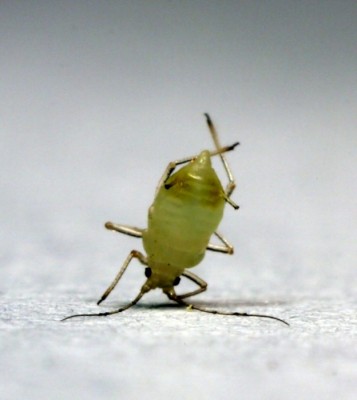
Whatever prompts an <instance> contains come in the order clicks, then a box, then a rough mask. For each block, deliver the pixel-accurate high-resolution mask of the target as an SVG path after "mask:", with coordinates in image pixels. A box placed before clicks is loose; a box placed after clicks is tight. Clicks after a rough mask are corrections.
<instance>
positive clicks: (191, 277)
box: [177, 271, 207, 299]
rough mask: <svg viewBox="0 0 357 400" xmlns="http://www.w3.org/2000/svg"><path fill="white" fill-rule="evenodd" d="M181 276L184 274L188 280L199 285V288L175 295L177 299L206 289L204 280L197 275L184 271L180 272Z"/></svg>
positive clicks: (194, 294)
mask: <svg viewBox="0 0 357 400" xmlns="http://www.w3.org/2000/svg"><path fill="white" fill-rule="evenodd" d="M181 276H184V277H186V278H187V279H189V280H190V281H192V282H194V283H196V284H197V285H198V286H199V288H198V289H196V290H193V291H192V292H188V293H184V294H181V295H179V296H177V297H178V298H179V299H185V298H186V297H191V296H196V294H200V293H202V292H204V291H205V290H206V289H207V282H205V281H204V280H203V279H202V278H200V277H199V276H197V275H195V274H194V273H193V272H190V271H184V272H183V273H182V274H181Z"/></svg>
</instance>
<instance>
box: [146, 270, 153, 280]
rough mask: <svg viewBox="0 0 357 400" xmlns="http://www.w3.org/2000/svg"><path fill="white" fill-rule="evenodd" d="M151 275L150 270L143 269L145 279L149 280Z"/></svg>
mask: <svg viewBox="0 0 357 400" xmlns="http://www.w3.org/2000/svg"><path fill="white" fill-rule="evenodd" d="M151 273H152V271H151V268H145V276H146V277H147V278H150V276H151Z"/></svg>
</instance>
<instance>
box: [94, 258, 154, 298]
mask: <svg viewBox="0 0 357 400" xmlns="http://www.w3.org/2000/svg"><path fill="white" fill-rule="evenodd" d="M133 258H137V259H138V260H139V261H140V262H141V264H144V265H147V261H146V257H145V256H144V255H143V254H142V253H140V252H139V251H137V250H132V251H131V252H130V253H129V255H128V257H127V258H126V260H125V261H124V264H123V265H122V267H121V268H120V270H119V272H118V273H117V275H116V277H115V278H114V280H113V282H112V283H111V284H110V285H109V287H108V289H107V290H106V291H105V292H104V293H103V295H102V297H101V298H100V300H98V302H97V304H98V305H99V304H100V303H101V302H102V301H104V300H105V299H106V298H107V297H108V296H109V294H110V292H111V291H112V290H113V289H114V288H115V286H116V285H117V283H118V282H119V281H120V278H121V277H122V276H123V274H124V272H125V271H126V269H127V268H128V265H129V264H130V261H131V260H132V259H133Z"/></svg>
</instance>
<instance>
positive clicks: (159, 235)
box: [65, 114, 287, 324]
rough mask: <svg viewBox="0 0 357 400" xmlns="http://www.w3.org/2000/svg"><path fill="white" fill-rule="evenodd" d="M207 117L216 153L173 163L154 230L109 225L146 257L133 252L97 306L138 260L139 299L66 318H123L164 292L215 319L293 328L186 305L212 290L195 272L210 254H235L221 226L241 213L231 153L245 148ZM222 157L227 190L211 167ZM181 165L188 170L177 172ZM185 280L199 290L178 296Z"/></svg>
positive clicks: (153, 212)
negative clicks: (224, 141) (137, 241)
mask: <svg viewBox="0 0 357 400" xmlns="http://www.w3.org/2000/svg"><path fill="white" fill-rule="evenodd" d="M205 116H206V119H207V124H208V128H209V130H210V133H211V136H212V138H213V142H214V144H215V150H214V151H208V150H204V151H202V152H201V153H200V154H199V155H197V156H193V157H186V158H184V159H181V160H178V161H174V162H170V163H169V165H168V166H167V168H166V170H165V172H164V174H163V176H162V178H161V180H160V182H159V184H158V186H157V189H156V194H155V198H154V202H153V204H152V205H151V207H150V208H149V215H148V227H147V228H146V229H139V228H135V227H132V226H127V225H120V224H115V223H112V222H107V223H106V224H105V227H106V228H107V229H109V230H113V231H116V232H119V233H124V234H126V235H129V236H133V237H137V238H141V239H142V241H143V246H144V249H145V251H146V255H144V254H142V253H141V252H139V251H137V250H132V251H131V252H130V253H129V255H128V257H127V259H126V260H125V261H124V264H123V265H122V267H121V269H120V270H119V272H118V274H117V275H116V277H115V279H114V281H113V282H112V283H111V285H110V286H109V287H108V289H107V290H106V291H105V292H104V294H103V295H102V297H101V298H100V300H99V301H98V303H97V304H100V303H101V302H102V301H104V300H105V299H106V298H107V297H108V295H109V294H110V293H111V291H112V290H113V289H114V288H115V286H116V285H117V283H118V282H119V280H120V278H121V277H122V276H123V274H124V272H125V270H126V269H127V267H128V265H129V264H130V262H131V260H132V259H133V258H136V259H138V260H139V262H140V263H141V264H143V265H144V266H145V267H146V268H145V276H146V278H147V279H146V282H145V283H144V284H143V286H142V287H141V289H140V292H139V294H138V295H137V296H136V298H135V299H134V300H133V301H131V302H130V303H128V304H127V305H125V306H124V307H121V308H119V309H116V310H113V311H108V312H102V313H98V314H76V315H71V316H69V317H67V318H65V319H69V318H73V317H87V316H108V315H112V314H117V313H120V312H122V311H124V310H127V309H128V308H130V307H132V306H133V305H135V304H136V303H137V302H138V301H139V300H140V299H141V298H142V296H143V295H144V294H145V293H147V292H149V291H150V290H152V289H156V288H160V289H162V291H163V292H164V293H165V294H166V295H167V296H168V298H169V299H170V300H173V301H175V302H177V303H178V304H181V305H184V306H186V307H189V308H190V309H194V310H199V311H203V312H206V313H211V314H220V315H234V316H246V317H262V318H271V319H275V320H278V321H281V322H283V323H285V324H287V323H286V322H285V321H283V320H281V319H279V318H276V317H273V316H270V315H262V314H248V313H240V312H225V311H217V310H211V309H206V308H202V307H201V306H197V305H194V304H191V303H187V302H186V301H185V300H184V299H186V298H188V297H191V296H194V295H197V294H199V293H202V292H204V291H205V290H206V288H207V283H206V282H205V281H204V280H203V279H201V278H200V277H198V276H197V275H195V274H194V273H193V272H191V270H190V269H191V268H192V267H194V266H196V265H197V264H199V263H200V262H201V261H202V259H203V257H204V255H205V252H206V250H211V251H217V252H221V253H226V254H233V247H232V245H231V244H230V243H229V242H228V241H227V240H226V239H225V238H224V237H223V236H222V235H220V234H219V233H218V232H217V227H218V225H219V223H220V221H221V219H222V217H223V211H224V207H225V203H228V204H230V205H231V206H232V207H233V208H235V209H238V206H237V205H236V204H235V203H234V202H233V200H232V199H231V194H232V192H233V190H234V188H235V182H234V178H233V174H232V172H231V169H230V167H229V165H228V162H227V160H226V157H225V153H226V152H228V151H231V150H233V149H234V148H235V147H236V146H237V145H238V144H239V143H234V144H233V145H231V146H226V147H222V146H221V145H220V143H219V140H218V135H217V132H216V129H215V127H214V125H213V123H212V120H211V118H210V117H209V115H208V114H205ZM216 155H217V156H219V157H220V159H221V161H222V163H223V167H224V170H225V172H226V174H227V177H228V184H227V187H226V188H225V189H224V188H223V187H222V184H221V182H220V180H219V179H218V177H217V174H216V172H215V170H214V169H213V168H212V165H211V157H213V156H216ZM181 164H186V165H184V166H183V167H182V168H181V169H179V170H178V171H177V172H174V170H175V169H176V167H177V166H178V165H181ZM212 235H214V236H215V237H216V238H218V240H219V242H220V244H212V243H210V239H211V236H212ZM181 277H185V278H187V279H189V280H191V281H192V282H194V283H195V284H197V286H198V288H197V289H196V290H193V291H190V292H188V293H184V294H180V295H178V294H176V291H175V286H177V285H178V284H179V282H180V279H181Z"/></svg>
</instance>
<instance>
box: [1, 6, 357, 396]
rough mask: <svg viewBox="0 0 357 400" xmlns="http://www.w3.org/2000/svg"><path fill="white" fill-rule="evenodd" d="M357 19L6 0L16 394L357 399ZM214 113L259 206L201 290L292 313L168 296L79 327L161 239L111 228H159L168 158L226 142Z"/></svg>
mask: <svg viewBox="0 0 357 400" xmlns="http://www.w3.org/2000/svg"><path fill="white" fill-rule="evenodd" d="M356 21H357V6H356V4H355V2H353V1H341V2H333V1H326V2H310V1H302V2H298V3H297V2H289V1H288V2H287V1H272V2H269V3H267V2H258V1H257V2H256V1H250V2H240V1H237V2H229V1H224V2H220V4H218V3H214V2H205V1H195V2H164V1H157V2H139V1H134V2H114V1H113V2H111V1H107V2H91V1H85V2H84V1H83V2H82V1H76V2H72V1H68V2H67V1H61V2H42V1H37V2H28V1H26V2H21V1H19V2H1V4H0V37H1V41H0V47H1V51H0V61H1V76H0V80H1V84H0V135H1V146H0V167H1V181H0V185H1V186H0V187H1V196H0V208H1V210H2V213H1V228H0V229H1V241H0V295H1V297H0V304H1V313H0V370H1V374H0V398H1V399H2V400H14V399H36V400H42V399H46V400H48V399H61V400H62V399H79V398H83V399H89V400H91V399H102V398H106V399H118V398H121V399H138V398H140V399H164V398H165V399H166V398H170V399H180V400H181V399H197V398H200V399H217V398H227V399H228V398H229V399H230V398H240V399H269V400H270V399H290V398H291V399H293V398H294V399H296V398H298V399H323V400H326V399H334V400H335V399H337V398H339V399H352V398H354V395H355V393H356V391H357V383H356V382H357V362H356V360H357V350H356V348H357V335H356V334H357V327H356V325H357V319H356V289H355V286H356V284H355V282H356V278H357V273H356V268H355V265H356V261H357V249H356V245H355V243H356V237H357V232H356V220H357V218H356V217H357V215H356V207H355V203H356V200H355V199H356V185H355V182H356V181H357V176H356V174H357V165H356V157H355V149H356V145H357V136H356V126H357V116H356V115H357V114H356V109H357V93H356V88H357V81H356V65H357V54H356V51H355V37H356V35H357V32H356V31H357V23H356ZM203 112H210V113H211V116H212V117H213V119H214V121H215V122H216V124H217V127H218V130H219V132H220V135H221V140H222V143H224V144H230V143H232V142H234V141H236V140H239V141H240V142H241V146H240V148H238V149H237V150H236V151H235V152H234V153H232V154H230V155H229V160H230V162H231V166H232V169H233V170H234V172H235V175H236V177H237V182H238V188H237V191H236V192H235V194H234V199H235V201H237V203H238V204H240V206H241V208H240V210H239V211H238V212H234V211H233V210H231V209H230V208H227V211H226V214H225V219H224V221H223V223H222V227H221V231H222V233H224V234H225V235H226V236H227V238H228V239H229V240H230V241H231V242H232V243H233V244H234V245H235V249H236V253H235V254H234V256H232V257H229V256H225V255H220V254H207V257H206V258H205V260H204V262H203V263H202V264H201V265H200V266H198V267H197V268H195V272H197V274H199V275H200V276H202V277H203V278H204V279H205V280H207V282H208V283H209V289H208V291H207V292H206V293H204V294H202V295H200V296H199V297H197V299H195V301H196V302H197V303H198V304H201V305H205V306H206V307H214V308H219V309H222V310H232V311H233V310H240V311H248V312H249V311H250V312H261V313H266V314H272V315H276V316H278V317H281V318H284V319H286V320H288V321H289V322H290V324H291V326H290V328H287V327H285V326H284V325H282V324H279V323H278V322H275V321H269V320H259V319H255V318H250V319H244V318H234V317H219V316H213V315H206V314H202V313H197V312H188V311H186V310H183V309H181V308H179V307H176V306H175V305H170V304H169V303H168V301H167V300H166V298H164V297H163V296H162V295H161V294H160V293H159V292H157V293H156V292H153V293H150V294H148V295H147V296H146V297H145V298H144V299H143V300H142V302H141V303H140V304H139V305H138V306H137V307H135V308H133V309H131V310H129V311H127V312H126V313H123V314H122V315H118V316H115V317H112V318H107V319H91V320H83V319H81V320H80V319H78V320H72V321H67V322H65V323H60V322H59V320H60V319H61V318H63V317H64V316H66V315H69V314H71V313H76V312H97V310H98V307H97V306H96V305H95V302H96V300H97V299H98V298H99V296H100V295H101V294H102V292H103V291H104V289H105V288H106V287H107V285H108V284H109V282H110V281H111V279H112V278H113V277H114V275H115V273H116V271H117V270H118V268H119V267H120V265H121V263H122V261H123V260H124V258H125V257H126V255H127V254H128V252H129V251H130V250H131V249H132V248H137V249H141V244H140V241H138V240H135V239H133V238H127V237H123V236H119V235H115V234H112V233H109V232H106V231H105V229H104V228H103V223H104V222H105V221H106V220H114V221H116V222H121V223H127V224H132V225H137V226H142V227H143V226H145V223H146V222H145V221H146V213H147V209H148V206H149V205H150V203H151V201H152V197H153V193H154V188H155V185H156V183H157V182H158V180H159V177H160V176H161V174H162V171H163V169H164V168H165V166H166V164H167V163H168V162H169V161H170V160H173V159H176V158H181V157H183V156H187V155H190V154H194V153H196V152H198V151H200V150H202V149H203V148H210V147H211V142H210V138H209V135H208V132H207V128H206V126H205V121H204V118H203V116H202V113H203ZM217 169H218V172H219V173H220V174H221V173H222V171H221V169H220V165H219V164H218V165H217ZM143 280H144V276H143V270H142V267H141V266H139V267H137V265H136V264H134V265H133V266H132V267H131V268H130V269H129V270H128V272H127V274H126V275H125V276H124V278H123V280H122V282H120V285H119V286H118V288H117V289H116V290H115V292H113V294H112V295H111V297H110V298H109V299H108V301H107V302H106V303H104V304H103V306H102V307H101V308H100V310H104V309H105V310H106V309H112V308H114V307H118V306H119V305H122V304H125V303H126V302H128V301H129V300H131V299H132V298H133V297H134V296H135V295H136V293H137V291H138V290H139V288H140V286H141V284H142V282H143ZM180 289H181V290H184V288H180Z"/></svg>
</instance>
